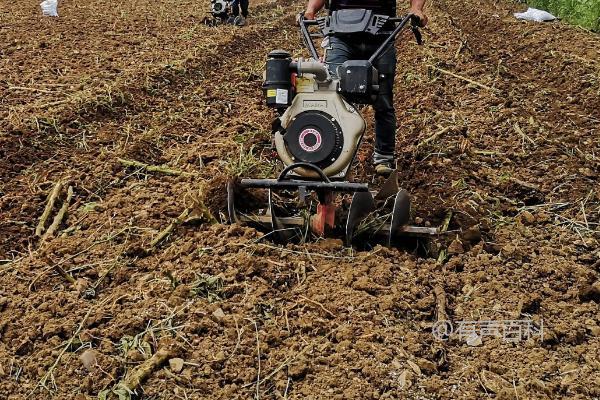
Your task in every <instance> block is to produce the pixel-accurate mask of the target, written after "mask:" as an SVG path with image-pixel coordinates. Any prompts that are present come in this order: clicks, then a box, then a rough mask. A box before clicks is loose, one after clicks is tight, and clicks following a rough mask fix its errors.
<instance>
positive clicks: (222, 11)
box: [202, 0, 242, 26]
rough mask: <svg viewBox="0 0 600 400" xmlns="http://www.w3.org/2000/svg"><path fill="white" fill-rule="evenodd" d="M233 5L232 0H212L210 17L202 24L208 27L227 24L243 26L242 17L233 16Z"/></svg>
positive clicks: (205, 18)
mask: <svg viewBox="0 0 600 400" xmlns="http://www.w3.org/2000/svg"><path fill="white" fill-rule="evenodd" d="M231 3H232V1H231V0H210V16H207V17H204V19H203V21H202V22H204V24H205V25H208V26H217V25H221V24H227V23H229V24H233V25H241V21H242V17H241V16H239V15H238V16H234V15H233V14H232V12H231Z"/></svg>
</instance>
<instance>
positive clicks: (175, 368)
mask: <svg viewBox="0 0 600 400" xmlns="http://www.w3.org/2000/svg"><path fill="white" fill-rule="evenodd" d="M169 368H171V371H172V372H174V373H176V374H178V373H180V372H181V370H183V358H171V359H170V360H169Z"/></svg>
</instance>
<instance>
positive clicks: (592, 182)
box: [0, 0, 600, 399]
mask: <svg viewBox="0 0 600 400" xmlns="http://www.w3.org/2000/svg"><path fill="white" fill-rule="evenodd" d="M37 7H38V5H37V3H36V4H29V5H25V6H23V5H22V4H21V3H17V2H13V3H9V4H7V5H6V7H4V8H3V10H2V11H0V12H1V13H2V20H6V21H7V23H6V24H4V26H2V27H0V71H1V72H2V74H1V76H2V77H1V78H0V98H1V99H2V100H1V104H2V105H3V107H0V120H1V121H2V122H1V124H0V126H1V129H0V176H1V179H0V378H1V379H0V393H2V395H3V397H5V398H9V399H20V398H36V399H37V398H39V399H44V398H57V399H59V398H60V399H63V398H76V399H86V398H90V399H91V398H100V399H103V398H106V399H108V398H118V396H119V395H120V396H121V398H129V397H136V396H137V397H138V398H146V399H153V398H154V399H158V398H164V399H167V398H168V399H175V398H182V399H185V398H189V399H192V398H195V399H203V398H211V399H212V398H215V399H216V398H218V399H231V398H240V399H247V398H252V397H255V398H262V399H278V398H298V399H300V398H337V399H350V398H356V399H391V398H440V399H451V398H520V399H524V398H532V399H534V398H535V399H537V398H548V399H552V398H573V399H589V398H597V397H599V396H600V391H599V388H600V362H599V361H598V360H599V355H600V339H599V335H600V322H599V321H600V318H599V312H598V301H599V299H600V295H599V293H600V283H599V282H600V276H599V273H600V261H599V260H600V244H599V240H600V228H599V222H600V193H599V192H598V188H599V185H598V182H599V174H600V162H599V159H598V155H599V154H600V142H599V141H598V137H599V135H600V132H599V121H600V114H599V110H600V41H598V36H597V35H596V34H593V33H590V32H587V31H584V30H581V29H579V28H575V27H571V26H567V25H565V24H563V23H550V24H533V23H524V22H519V21H517V20H515V19H514V18H513V17H512V13H513V12H515V11H517V9H519V10H520V9H521V6H519V5H517V4H513V3H510V2H508V1H499V2H492V1H485V2H474V1H473V0H467V1H463V2H451V1H447V0H441V1H436V2H432V3H431V4H430V6H429V10H428V13H429V15H430V21H431V23H430V26H429V27H428V29H425V30H424V37H425V41H426V44H425V45H424V46H423V47H418V46H416V45H415V44H413V43H412V42H411V40H410V37H409V36H408V35H407V36H406V38H404V39H403V40H400V41H399V43H398V54H399V65H398V73H397V81H396V89H397V92H396V97H395V103H396V109H397V112H398V121H399V122H400V128H399V131H398V143H397V153H398V157H399V167H400V171H401V183H402V186H403V187H404V188H406V189H407V190H409V192H410V193H411V194H412V196H413V204H414V207H413V208H414V209H413V212H414V218H415V219H419V220H420V221H421V222H423V223H425V222H429V223H432V224H437V223H442V222H444V221H445V218H446V216H447V215H448V213H449V211H451V212H452V219H451V221H448V223H449V229H448V231H449V232H451V234H449V235H448V242H449V243H448V244H447V247H445V249H444V252H443V253H442V257H439V256H438V257H436V258H427V257H422V256H420V255H419V254H418V253H415V252H412V251H407V250H399V249H395V248H385V247H381V246H377V247H374V248H373V249H371V250H370V251H358V250H356V249H354V250H352V249H348V248H344V247H343V246H342V245H341V242H340V241H339V240H336V239H322V240H319V241H316V242H312V243H307V244H287V245H275V244H273V243H271V242H269V241H268V240H265V238H263V233H261V232H258V231H256V230H255V229H252V228H249V227H242V226H236V225H232V226H230V225H227V224H225V223H224V222H225V218H224V216H223V215H221V212H222V210H223V203H222V200H223V199H224V190H225V186H224V184H225V183H226V182H227V180H228V179H231V178H234V177H236V176H238V177H250V176H252V177H267V176H271V177H272V176H274V175H275V174H276V172H277V171H278V170H279V168H280V166H279V165H278V164H277V161H276V159H274V158H273V157H272V155H271V153H270V148H269V147H270V120H271V118H272V114H271V111H270V110H268V109H267V108H266V107H265V106H264V105H263V99H262V97H261V96H262V95H261V89H260V88H261V83H262V82H261V81H262V70H263V66H264V58H265V55H266V54H267V53H268V51H270V50H272V49H275V48H285V49H289V50H291V51H294V52H295V56H301V55H302V56H304V57H306V56H307V55H306V54H304V53H303V52H302V51H301V50H300V49H301V44H300V42H299V40H298V35H297V32H296V27H295V26H294V23H293V21H294V16H295V13H296V12H297V11H299V9H300V5H299V4H292V3H291V2H289V1H287V0H285V1H283V2H280V3H275V2H270V1H265V0H258V1H257V2H254V3H252V5H251V11H252V16H251V18H250V19H249V25H248V26H246V27H243V28H241V29H236V28H234V27H230V26H219V27H215V28H210V27H207V26H205V25H203V24H202V23H201V21H202V18H204V16H205V10H208V2H207V1H202V2H200V4H198V2H192V1H186V0H183V1H182V0H178V1H174V0H167V1H162V2H150V1H147V0H141V1H136V2H122V3H119V4H115V3H114V2H105V3H98V2H95V3H92V2H89V1H83V2H77V3H70V2H66V3H64V4H63V3H61V4H60V9H59V12H60V14H61V17H59V18H56V19H52V18H43V17H41V16H40V15H39V10H38V8H37ZM365 115H366V116H367V118H372V112H371V111H370V110H368V109H367V110H365ZM371 154H372V130H369V132H368V134H367V137H366V139H365V141H364V143H363V146H362V147H361V149H360V152H359V154H358V159H359V161H360V162H357V163H355V165H354V166H353V170H352V176H353V179H354V180H356V181H366V182H369V183H370V184H371V185H373V187H377V186H378V185H379V184H380V182H379V181H377V180H375V179H373V178H372V177H373V176H374V173H373V172H374V171H373V170H372V167H371V165H370V163H369V160H370V157H371ZM52 199H53V200H52ZM446 320H449V321H451V322H452V323H453V326H454V328H456V327H457V326H459V324H460V323H461V321H479V322H480V323H481V322H482V321H515V320H519V321H521V320H526V321H530V323H531V324H533V325H532V326H534V327H535V328H540V327H542V326H543V337H539V335H534V336H532V337H530V338H522V339H523V340H518V341H513V342H511V341H507V340H504V339H503V338H502V337H494V336H491V335H485V336H477V337H468V338H462V339H461V338H460V337H458V336H457V335H450V336H449V337H443V336H442V338H447V340H445V341H440V340H438V339H437V338H436V336H435V335H434V333H439V330H438V329H439V326H440V323H442V322H444V321H446ZM463 339H465V340H463ZM132 393H133V394H132ZM0 397H1V396H0Z"/></svg>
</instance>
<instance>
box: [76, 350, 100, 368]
mask: <svg viewBox="0 0 600 400" xmlns="http://www.w3.org/2000/svg"><path fill="white" fill-rule="evenodd" d="M79 360H80V361H81V363H82V364H83V366H84V367H85V369H87V370H88V371H92V370H93V369H94V366H95V365H96V364H97V362H98V352H97V351H96V350H93V349H87V350H86V351H84V352H83V353H81V355H80V356H79Z"/></svg>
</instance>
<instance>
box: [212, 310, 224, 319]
mask: <svg viewBox="0 0 600 400" xmlns="http://www.w3.org/2000/svg"><path fill="white" fill-rule="evenodd" d="M212 314H213V317H215V318H217V319H223V318H225V313H224V312H223V309H222V308H217V309H216V310H215V311H213V313H212Z"/></svg>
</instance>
